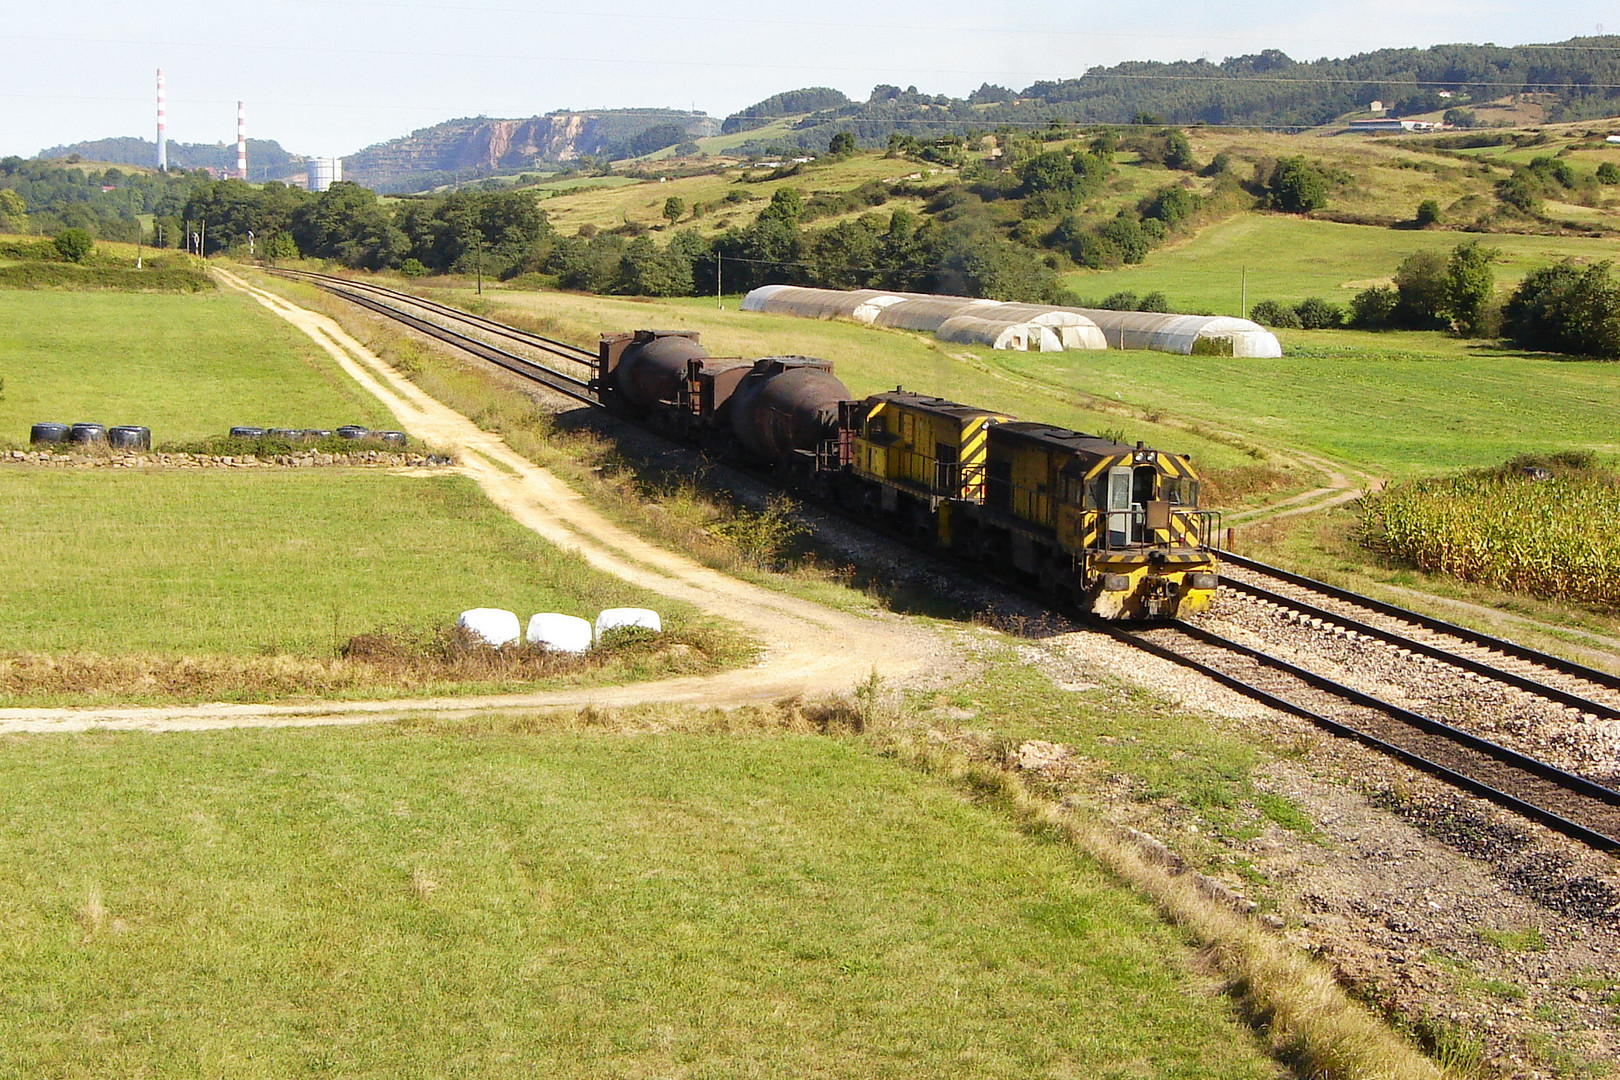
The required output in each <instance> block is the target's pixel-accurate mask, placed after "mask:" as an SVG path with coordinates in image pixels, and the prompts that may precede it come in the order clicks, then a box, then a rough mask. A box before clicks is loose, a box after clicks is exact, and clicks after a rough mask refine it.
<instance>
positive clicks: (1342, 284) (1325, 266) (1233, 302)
mask: <svg viewBox="0 0 1620 1080" xmlns="http://www.w3.org/2000/svg"><path fill="white" fill-rule="evenodd" d="M1617 156H1620V155H1617ZM1470 239H1477V240H1479V242H1480V243H1482V244H1484V245H1486V246H1487V247H1493V248H1496V249H1497V250H1498V251H1500V252H1501V258H1500V260H1499V261H1498V262H1497V263H1496V264H1495V266H1494V270H1495V273H1496V281H1497V285H1498V287H1499V288H1501V289H1504V290H1506V289H1509V288H1511V287H1512V286H1513V285H1516V284H1517V283H1518V282H1519V281H1520V279H1522V278H1523V277H1524V275H1525V274H1527V273H1529V272H1530V271H1531V270H1534V269H1536V268H1537V267H1540V266H1545V265H1547V264H1548V263H1553V262H1558V261H1560V260H1562V259H1580V260H1583V261H1595V260H1598V259H1608V258H1612V257H1614V254H1615V250H1616V246H1615V241H1614V240H1613V239H1611V238H1593V237H1578V236H1527V235H1515V234H1507V233H1492V234H1486V235H1477V236H1476V235H1474V234H1469V233H1459V232H1452V231H1447V230H1437V231H1436V230H1417V229H1389V228H1381V227H1377V226H1370V225H1345V224H1341V223H1339V222H1336V221H1316V220H1312V219H1310V218H1301V217H1296V216H1292V215H1287V214H1242V215H1239V216H1236V217H1232V218H1228V219H1227V220H1225V221H1222V222H1219V223H1218V224H1215V225H1211V226H1209V227H1208V228H1206V229H1204V230H1202V231H1201V232H1199V233H1198V234H1197V235H1196V236H1193V237H1191V238H1190V239H1188V240H1185V241H1182V242H1180V243H1177V244H1172V245H1169V246H1167V247H1163V248H1160V249H1158V250H1157V251H1153V252H1151V253H1149V255H1148V256H1147V258H1146V260H1145V261H1143V262H1142V263H1141V264H1140V265H1138V266H1130V267H1126V268H1124V269H1120V270H1106V271H1103V270H1080V271H1074V272H1072V273H1071V274H1069V275H1068V277H1067V278H1066V284H1067V285H1068V287H1069V288H1070V289H1072V290H1073V291H1075V292H1076V293H1078V294H1080V295H1081V296H1082V297H1086V298H1089V299H1091V300H1101V299H1102V298H1103V297H1105V296H1107V295H1109V294H1110V293H1114V292H1121V291H1128V292H1134V293H1137V294H1138V295H1141V294H1143V293H1148V292H1153V291H1158V292H1163V293H1164V294H1165V295H1166V296H1167V297H1168V298H1169V300H1170V305H1171V306H1172V307H1173V308H1175V309H1176V310H1178V311H1209V312H1211V313H1213V314H1216V315H1236V314H1238V309H1239V306H1240V304H1241V302H1242V297H1243V279H1244V277H1245V275H1246V276H1247V278H1248V298H1249V305H1250V306H1251V307H1252V306H1253V305H1254V304H1255V303H1256V302H1258V301H1260V300H1281V301H1289V302H1298V301H1300V300H1303V299H1305V298H1306V297H1309V296H1320V297H1323V298H1324V299H1327V300H1331V301H1333V302H1334V303H1337V304H1344V305H1347V304H1348V303H1349V302H1350V299H1351V297H1353V296H1355V294H1356V293H1357V292H1359V291H1361V290H1362V289H1365V288H1367V287H1368V286H1370V285H1379V284H1387V282H1388V280H1389V278H1390V276H1391V275H1392V274H1394V272H1395V268H1396V267H1397V266H1399V265H1400V262H1401V260H1402V259H1404V258H1406V256H1408V255H1410V254H1411V253H1412V252H1414V251H1440V252H1449V251H1450V250H1451V249H1452V248H1453V247H1455V246H1457V245H1458V244H1460V243H1462V242H1463V241H1465V240H1470Z"/></svg>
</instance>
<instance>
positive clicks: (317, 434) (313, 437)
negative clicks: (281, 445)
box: [302, 427, 332, 442]
mask: <svg viewBox="0 0 1620 1080" xmlns="http://www.w3.org/2000/svg"><path fill="white" fill-rule="evenodd" d="M302 434H303V439H304V441H305V442H320V441H321V440H322V439H324V438H326V437H328V436H329V435H331V434H332V433H331V432H330V431H328V430H326V429H325V428H313V427H312V428H305V429H304V430H303V433H302Z"/></svg>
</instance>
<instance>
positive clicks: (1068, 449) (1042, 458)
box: [985, 422, 1218, 619]
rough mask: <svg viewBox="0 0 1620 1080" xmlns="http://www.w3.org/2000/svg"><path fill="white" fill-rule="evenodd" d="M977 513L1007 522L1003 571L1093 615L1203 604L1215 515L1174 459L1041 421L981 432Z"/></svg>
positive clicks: (1168, 613)
mask: <svg viewBox="0 0 1620 1080" xmlns="http://www.w3.org/2000/svg"><path fill="white" fill-rule="evenodd" d="M986 475H987V490H986V494H985V511H986V514H987V517H989V518H991V519H992V520H999V521H1002V522H1006V523H1008V524H1009V525H1010V528H1009V530H1008V539H1009V541H1010V552H1009V554H1010V556H1011V558H1012V560H1013V562H1014V564H1015V565H1016V566H1017V567H1018V568H1019V569H1020V570H1022V571H1023V572H1025V573H1026V574H1031V575H1034V576H1035V577H1036V578H1037V579H1038V581H1039V582H1040V584H1041V586H1042V587H1043V588H1045V589H1048V590H1051V591H1055V592H1058V593H1060V594H1062V595H1067V596H1068V597H1069V598H1070V599H1071V600H1073V601H1074V602H1075V603H1077V604H1079V605H1080V606H1081V607H1083V608H1085V609H1086V610H1088V611H1090V612H1092V613H1093V614H1095V615H1098V616H1100V617H1102V618H1105V619H1158V618H1170V617H1174V616H1177V615H1187V614H1191V613H1194V612H1198V611H1202V610H1204V609H1206V608H1207V607H1208V606H1209V603H1210V600H1211V599H1212V598H1213V596H1214V592H1215V587H1216V584H1217V580H1218V579H1217V567H1216V563H1215V558H1214V556H1213V555H1212V554H1211V553H1210V551H1209V547H1208V543H1209V541H1210V540H1211V539H1212V538H1213V536H1214V535H1215V533H1216V531H1217V529H1218V526H1217V524H1216V520H1215V515H1213V514H1211V513H1209V512H1207V511H1201V510H1199V509H1198V507H1197V501H1198V477H1197V474H1196V473H1195V472H1194V471H1193V469H1192V466H1191V464H1190V463H1189V462H1188V461H1187V459H1186V458H1184V457H1180V456H1178V455H1175V454H1168V453H1163V452H1161V451H1157V450H1152V449H1148V448H1146V447H1143V446H1141V445H1140V444H1138V445H1137V446H1136V447H1134V448H1133V447H1130V446H1127V445H1125V444H1123V443H1116V442H1113V441H1111V440H1108V439H1100V438H1097V437H1095V436H1091V435H1083V434H1081V433H1079V432H1074V431H1069V430H1067V429H1064V428H1056V427H1051V426H1049V425H1044V424H1030V423H1022V422H1014V423H1008V424H999V425H996V426H995V427H992V428H991V429H990V432H989V455H988V461H987V463H986Z"/></svg>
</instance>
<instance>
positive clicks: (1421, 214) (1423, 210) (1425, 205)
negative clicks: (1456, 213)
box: [1412, 199, 1440, 229]
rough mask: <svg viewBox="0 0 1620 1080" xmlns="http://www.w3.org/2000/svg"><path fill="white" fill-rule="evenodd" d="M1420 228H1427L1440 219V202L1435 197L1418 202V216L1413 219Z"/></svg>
mask: <svg viewBox="0 0 1620 1080" xmlns="http://www.w3.org/2000/svg"><path fill="white" fill-rule="evenodd" d="M1412 220H1413V221H1414V222H1416V223H1417V227H1418V228H1420V229H1426V228H1428V227H1429V226H1430V225H1433V224H1434V223H1435V222H1437V221H1439V220H1440V204H1439V202H1437V201H1436V200H1434V199H1424V200H1423V201H1422V202H1420V203H1418V208H1417V216H1416V217H1414V218H1413V219H1412Z"/></svg>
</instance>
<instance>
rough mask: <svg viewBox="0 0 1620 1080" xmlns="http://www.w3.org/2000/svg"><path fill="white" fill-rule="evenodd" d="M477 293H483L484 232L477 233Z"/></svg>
mask: <svg viewBox="0 0 1620 1080" xmlns="http://www.w3.org/2000/svg"><path fill="white" fill-rule="evenodd" d="M477 244H478V295H479V296H483V295H484V234H483V233H479V234H478V239H477Z"/></svg>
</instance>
